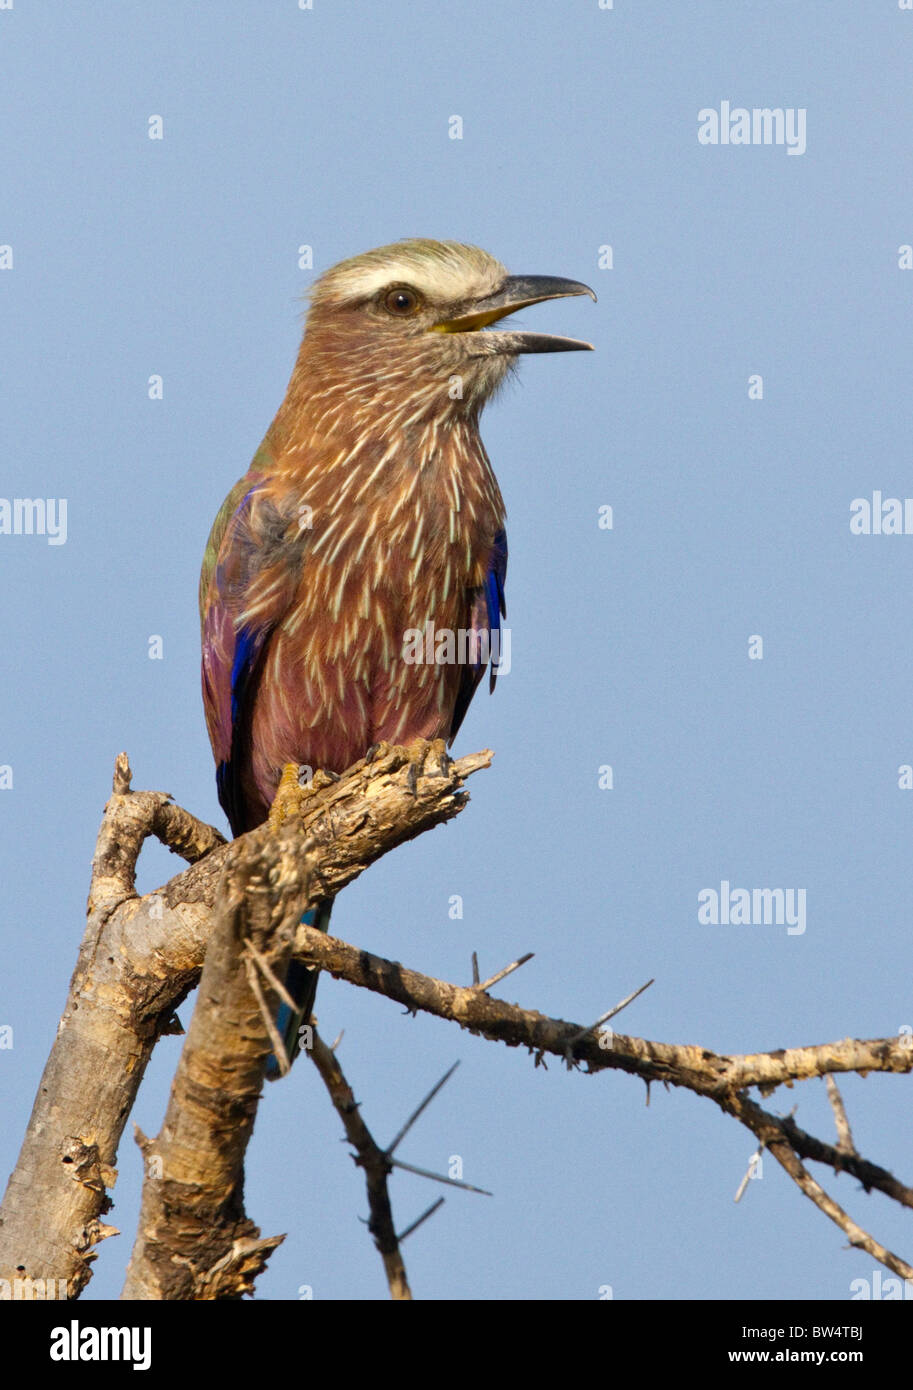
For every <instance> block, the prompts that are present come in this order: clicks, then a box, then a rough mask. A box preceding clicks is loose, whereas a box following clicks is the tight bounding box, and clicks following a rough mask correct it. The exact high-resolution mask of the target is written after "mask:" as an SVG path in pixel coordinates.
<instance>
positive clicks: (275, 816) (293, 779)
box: [269, 763, 339, 831]
mask: <svg viewBox="0 0 913 1390" xmlns="http://www.w3.org/2000/svg"><path fill="white" fill-rule="evenodd" d="M300 777H301V768H300V766H299V764H298V763H286V764H285V767H284V768H283V769H282V776H281V777H280V778H279V785H278V787H277V788H276V795H275V796H274V797H273V804H272V805H271V806H270V810H269V824H270V828H271V829H272V830H274V831H276V830H278V829H279V827H280V825H282V823H283V822H284V821H287V820H292V819H294V818H297V817H299V816H300V815H301V812H302V810H303V808H304V806H305V804H306V803H307V802H308V801H309V800H310V798H311V797H312V796H313V795H314V793H315V792H319V791H322V790H323V788H324V787H331V786H332V785H333V783H334V782H338V781H339V775H338V774H337V773H331V772H324V771H323V769H322V768H318V769H317V771H316V772H315V773H314V774H313V775H311V774H310V770H308V776H307V780H306V781H304V782H302V781H301V780H300Z"/></svg>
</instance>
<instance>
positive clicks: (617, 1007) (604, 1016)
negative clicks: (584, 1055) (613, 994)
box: [564, 980, 654, 1062]
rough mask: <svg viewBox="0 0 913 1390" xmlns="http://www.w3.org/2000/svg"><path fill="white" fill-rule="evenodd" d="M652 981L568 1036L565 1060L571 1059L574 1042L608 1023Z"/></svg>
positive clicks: (565, 1046)
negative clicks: (585, 1026)
mask: <svg viewBox="0 0 913 1390" xmlns="http://www.w3.org/2000/svg"><path fill="white" fill-rule="evenodd" d="M653 983H654V981H653V980H648V981H647V983H646V984H645V985H641V987H640V989H635V991H634V993H633V994H629V995H628V997H627V999H622V1001H621V1003H620V1004H616V1005H615V1007H614V1008H613V1009H609V1010H608V1011H607V1012H606V1013H604V1014H602V1015H600V1017H599V1018H597V1020H596V1022H595V1023H591V1024H590V1026H589V1027H588V1028H581V1029H580V1031H579V1032H578V1033H575V1034H574V1035H573V1037H570V1038H568V1040H567V1042H566V1043H565V1045H564V1056H565V1060H566V1061H568V1062H570V1061H572V1060H573V1059H572V1058H571V1056H570V1051H571V1048H572V1047H573V1046H574V1044H575V1043H579V1042H580V1041H581V1039H582V1038H585V1037H586V1036H587V1034H588V1033H592V1032H593V1031H594V1029H596V1028H599V1027H601V1026H602V1024H603V1023H608V1021H609V1019H610V1018H614V1017H615V1015H616V1014H620V1013H621V1011H622V1009H626V1008H627V1007H628V1005H629V1004H632V1003H633V1002H634V1000H635V999H636V998H637V996H638V995H639V994H643V992H644V990H645V989H649V988H650V986H651V985H652V984H653Z"/></svg>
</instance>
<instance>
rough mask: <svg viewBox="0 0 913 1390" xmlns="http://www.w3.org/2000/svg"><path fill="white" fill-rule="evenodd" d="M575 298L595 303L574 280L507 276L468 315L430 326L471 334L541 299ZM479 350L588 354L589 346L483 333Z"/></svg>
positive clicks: (537, 336) (572, 341)
mask: <svg viewBox="0 0 913 1390" xmlns="http://www.w3.org/2000/svg"><path fill="white" fill-rule="evenodd" d="M575 294H588V295H589V296H590V299H592V300H594V301H595V299H596V296H595V294H594V293H593V291H592V290H591V289H590V287H589V285H582V284H581V283H580V282H579V281H578V280H563V279H561V278H560V276H556V275H508V277H507V279H506V280H503V281H502V282H501V284H500V285H499V286H498V288H497V289H496V290H495V292H494V294H490V295H486V297H485V298H484V299H477V300H476V301H475V303H474V304H472V305H471V306H470V308H469V312H468V313H465V314H460V315H459V316H458V317H457V318H454V319H445V320H444V321H443V322H442V323H436V324H434V325H433V329H432V331H434V332H437V333H475V332H477V331H478V330H479V329H482V328H487V327H488V325H489V324H492V323H497V322H498V320H499V319H503V318H506V317H507V315H508V314H515V313H516V312H517V310H518V309H526V308H528V307H529V305H530V304H541V302H542V301H543V300H544V299H567V298H569V297H570V296H571V295H575ZM479 346H480V347H483V346H484V348H485V350H486V355H487V353H490V352H495V353H501V352H507V353H517V352H576V351H578V350H581V349H582V350H587V351H592V349H593V344H592V343H585V342H583V341H582V339H580V338H561V337H558V336H556V335H554V334H551V333H519V332H508V333H486V334H485V335H484V340H483V343H480V344H479Z"/></svg>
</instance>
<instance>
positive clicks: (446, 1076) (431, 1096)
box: [384, 1061, 460, 1158]
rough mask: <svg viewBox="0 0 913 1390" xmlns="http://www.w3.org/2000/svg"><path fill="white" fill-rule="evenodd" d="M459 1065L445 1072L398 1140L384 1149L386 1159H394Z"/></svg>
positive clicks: (414, 1111) (408, 1121)
mask: <svg viewBox="0 0 913 1390" xmlns="http://www.w3.org/2000/svg"><path fill="white" fill-rule="evenodd" d="M459 1065H460V1064H459V1062H458V1061H456V1062H454V1064H453V1066H452V1067H451V1068H450V1070H449V1071H445V1072H444V1075H443V1076H442V1077H441V1079H440V1081H438V1082H437V1083H436V1084H435V1085H434V1086H432V1087H431V1090H430V1091H429V1092H428V1094H427V1095H426V1097H425V1099H424V1100H423V1101H422V1102H421V1104H420V1105H419V1106H418V1107H417V1109H415V1110H413V1112H412V1114H411V1115H410V1116H409V1118H408V1120H407V1121H406V1123H405V1124H404V1125H403V1127H402V1129H401V1130H400V1132H399V1134H397V1136H396V1138H395V1139H394V1140H393V1143H392V1144H388V1145H387V1147H386V1148H385V1149H384V1157H385V1158H392V1157H393V1151H394V1149H395V1148H396V1146H397V1145H398V1144H399V1142H400V1140H401V1139H404V1138H405V1137H406V1135H407V1134H408V1133H409V1130H410V1129H411V1128H412V1126H413V1125H414V1124H415V1122H416V1120H417V1119H418V1117H419V1115H420V1114H421V1113H422V1111H423V1110H424V1109H425V1107H426V1105H430V1104H431V1102H432V1101H433V1100H434V1097H435V1096H436V1095H437V1093H438V1091H439V1090H440V1089H441V1087H442V1086H443V1085H445V1084H446V1083H447V1082H448V1081H449V1080H450V1078H451V1076H453V1073H454V1072H455V1071H456V1069H457V1067H458V1066H459Z"/></svg>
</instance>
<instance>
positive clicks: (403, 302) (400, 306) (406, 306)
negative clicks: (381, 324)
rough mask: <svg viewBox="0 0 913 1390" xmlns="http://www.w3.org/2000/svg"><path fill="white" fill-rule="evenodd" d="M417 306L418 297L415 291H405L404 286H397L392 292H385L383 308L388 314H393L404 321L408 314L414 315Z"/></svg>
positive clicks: (418, 302)
mask: <svg viewBox="0 0 913 1390" xmlns="http://www.w3.org/2000/svg"><path fill="white" fill-rule="evenodd" d="M419 304H420V300H419V296H418V295H417V294H416V292H415V290H410V289H407V288H406V287H405V286H404V285H398V286H397V287H396V289H394V290H387V293H386V294H385V295H384V308H385V309H386V310H387V312H388V313H390V314H395V315H396V317H397V318H400V319H406V318H408V317H409V315H410V314H414V313H415V311H416V310H417V309H418V307H419Z"/></svg>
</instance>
